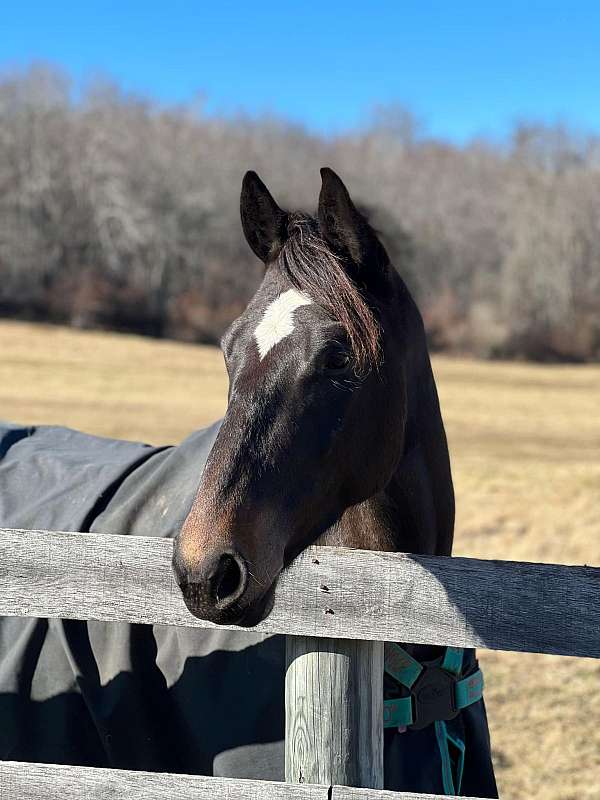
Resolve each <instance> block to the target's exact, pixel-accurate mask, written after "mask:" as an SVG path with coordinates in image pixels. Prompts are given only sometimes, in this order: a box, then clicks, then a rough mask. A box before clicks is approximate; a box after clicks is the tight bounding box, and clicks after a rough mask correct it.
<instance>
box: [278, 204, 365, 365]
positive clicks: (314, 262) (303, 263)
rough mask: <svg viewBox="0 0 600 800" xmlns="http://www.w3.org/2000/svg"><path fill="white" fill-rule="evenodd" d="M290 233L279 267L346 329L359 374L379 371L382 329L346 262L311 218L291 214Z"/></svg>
mask: <svg viewBox="0 0 600 800" xmlns="http://www.w3.org/2000/svg"><path fill="white" fill-rule="evenodd" d="M287 233H288V236H287V238H286V240H285V243H284V244H283V246H282V248H281V250H280V252H279V255H278V257H277V259H276V265H277V266H278V268H279V269H280V270H281V271H282V272H283V273H284V274H285V275H286V276H287V277H288V279H289V280H290V282H291V283H292V285H293V286H294V287H295V288H296V289H297V290H298V291H299V292H301V293H303V294H306V295H308V296H309V297H310V298H311V300H312V301H313V302H314V303H316V304H317V305H319V306H320V307H321V308H323V309H324V310H325V311H326V312H327V313H328V314H329V315H330V316H331V318H332V319H333V320H335V321H336V322H338V323H339V324H340V325H341V326H342V328H343V329H344V331H345V333H346V336H347V337H348V342H349V344H350V347H351V349H352V353H353V355H354V358H355V362H356V370H357V372H359V373H366V372H368V371H369V370H370V369H373V368H376V367H377V366H378V364H379V362H380V360H381V330H380V326H379V323H378V321H377V318H376V316H375V314H374V311H373V309H372V308H371V307H370V306H369V304H368V302H367V301H366V300H365V298H364V296H363V294H362V293H361V291H360V289H359V287H358V286H357V285H356V283H355V282H354V281H353V280H352V278H351V277H350V275H349V274H348V271H347V269H346V266H345V264H344V261H343V259H342V258H340V256H338V255H337V254H336V253H335V252H334V251H333V250H332V249H331V247H330V246H329V245H328V243H327V242H326V241H325V239H324V238H323V237H322V236H321V235H320V232H319V227H318V224H317V222H316V220H315V219H313V218H312V217H311V216H309V215H308V214H303V213H301V212H295V213H293V214H290V215H289V217H288V224H287Z"/></svg>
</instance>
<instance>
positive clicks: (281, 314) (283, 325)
mask: <svg viewBox="0 0 600 800" xmlns="http://www.w3.org/2000/svg"><path fill="white" fill-rule="evenodd" d="M311 302H312V301H311V299H310V298H309V297H307V296H306V295H305V294H302V293H301V292H298V291H296V289H288V290H287V292H284V293H283V294H280V295H279V297H278V298H277V299H276V300H273V302H272V303H270V304H269V305H268V306H267V308H266V310H265V313H264V314H263V318H262V319H261V321H260V324H259V325H258V327H257V328H256V330H255V331H254V338H255V339H256V344H257V345H258V352H259V354H260V360H261V361H262V360H263V358H264V357H265V356H266V355H267V353H268V352H269V350H270V349H271V348H272V347H274V346H275V345H276V344H277V343H278V342H280V341H281V340H282V339H285V337H286V336H289V335H290V333H291V332H292V331H293V330H294V311H295V310H296V309H297V308H300V306H309V305H310V304H311Z"/></svg>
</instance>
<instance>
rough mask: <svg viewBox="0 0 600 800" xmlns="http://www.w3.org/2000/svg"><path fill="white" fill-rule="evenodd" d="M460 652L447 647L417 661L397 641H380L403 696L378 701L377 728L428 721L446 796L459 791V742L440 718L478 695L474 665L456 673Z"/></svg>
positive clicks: (414, 727) (462, 751)
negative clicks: (463, 674)
mask: <svg viewBox="0 0 600 800" xmlns="http://www.w3.org/2000/svg"><path fill="white" fill-rule="evenodd" d="M463 653H464V651H463V649H462V648H461V647H447V648H446V652H445V654H444V657H443V658H441V659H439V658H438V659H436V660H435V661H430V662H425V663H423V664H421V663H419V662H418V661H417V660H416V659H414V658H413V657H412V656H411V655H410V654H409V653H407V652H406V650H404V649H403V648H402V647H400V645H398V644H394V643H392V642H386V644H385V671H386V672H387V673H388V675H390V676H391V677H392V678H393V679H394V680H395V681H396V682H397V683H398V684H400V686H403V687H404V688H405V689H408V691H409V694H408V695H407V696H406V697H396V698H392V699H388V700H384V702H383V727H384V728H397V729H398V730H400V731H404V730H406V729H407V728H410V729H412V730H421V729H422V728H425V727H427V726H428V725H431V724H434V726H435V734H436V740H437V743H438V747H439V750H440V756H441V760H442V781H443V785H444V792H445V793H446V794H448V795H453V794H459V793H460V784H461V780H462V772H463V766H464V757H465V744H464V742H463V741H462V739H460V738H459V737H457V736H453V735H451V734H450V732H449V731H448V726H447V725H446V722H447V721H448V720H450V719H453V718H454V717H456V716H457V715H458V714H459V712H460V711H462V709H463V708H467V706H470V705H472V704H473V703H476V702H478V701H479V700H481V698H482V697H483V673H482V672H481V670H480V669H477V670H475V672H473V673H471V674H470V675H467V676H466V677H464V678H461V677H460V675H461V672H462V668H463Z"/></svg>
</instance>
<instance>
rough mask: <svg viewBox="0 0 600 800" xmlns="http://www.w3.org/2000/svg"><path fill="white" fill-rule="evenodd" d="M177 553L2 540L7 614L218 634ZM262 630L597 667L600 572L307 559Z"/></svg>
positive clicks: (116, 541) (351, 555)
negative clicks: (187, 597) (515, 654)
mask: <svg viewBox="0 0 600 800" xmlns="http://www.w3.org/2000/svg"><path fill="white" fill-rule="evenodd" d="M171 553H172V541H170V540H164V539H157V538H152V537H134V536H131V537H130V536H109V535H99V534H73V533H50V532H45V531H20V530H6V529H0V614H2V615H14V616H40V617H67V618H74V619H96V620H122V621H126V622H145V623H160V624H171V625H183V626H191V627H200V628H211V627H214V626H213V625H211V624H210V623H208V622H204V621H202V620H198V619H196V618H194V617H193V616H192V615H191V614H190V613H189V612H188V611H187V609H186V607H185V605H184V603H183V600H182V598H181V596H180V593H179V589H178V587H177V586H176V584H175V581H174V578H173V575H172V572H171V567H170V561H171ZM324 586H325V587H326V588H327V591H325V590H324V589H323V588H322V587H324ZM257 629H259V630H262V631H265V632H274V633H293V634H295V635H302V636H324V637H329V638H337V637H342V638H349V639H366V640H377V641H390V640H391V641H400V642H415V643H416V642H419V643H427V644H444V645H453V646H457V647H487V648H491V649H495V650H519V651H527V652H536V653H557V654H560V655H574V656H590V657H594V658H599V657H600V636H599V634H598V631H599V630H600V568H597V567H569V566H561V565H553V564H529V563H520V562H509V561H484V560H478V559H467V558H442V557H428V556H406V555H403V554H398V553H376V552H368V551H361V550H347V549H343V548H323V547H320V548H308V549H307V550H305V551H304V552H303V553H302V554H301V555H300V556H299V557H298V558H297V559H296V561H295V562H294V564H293V565H292V566H291V567H290V568H289V569H288V570H286V572H285V573H284V574H283V575H282V576H281V579H280V581H279V586H278V589H277V594H276V602H275V608H274V610H273V612H272V613H271V615H270V616H269V617H268V619H267V620H265V621H264V622H262V623H261V624H260V625H259V626H258V627H257Z"/></svg>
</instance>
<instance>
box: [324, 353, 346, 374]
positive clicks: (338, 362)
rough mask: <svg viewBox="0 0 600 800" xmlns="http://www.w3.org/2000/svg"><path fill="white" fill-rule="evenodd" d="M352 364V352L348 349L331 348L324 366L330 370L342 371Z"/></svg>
mask: <svg viewBox="0 0 600 800" xmlns="http://www.w3.org/2000/svg"><path fill="white" fill-rule="evenodd" d="M349 364H350V354H349V353H348V352H347V351H346V350H340V349H336V350H330V351H329V352H328V353H327V355H326V356H325V361H324V367H325V369H326V370H327V371H328V372H341V371H342V370H344V369H347V368H348V366H349Z"/></svg>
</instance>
